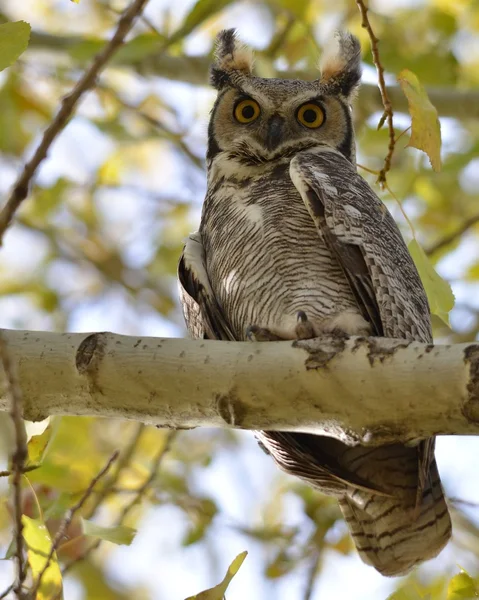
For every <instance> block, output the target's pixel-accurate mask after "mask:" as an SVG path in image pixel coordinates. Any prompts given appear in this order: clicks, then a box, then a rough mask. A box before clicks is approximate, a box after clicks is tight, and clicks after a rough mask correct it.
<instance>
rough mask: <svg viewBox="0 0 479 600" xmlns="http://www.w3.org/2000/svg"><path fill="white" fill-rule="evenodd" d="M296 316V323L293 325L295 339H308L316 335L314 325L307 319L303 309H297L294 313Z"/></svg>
mask: <svg viewBox="0 0 479 600" xmlns="http://www.w3.org/2000/svg"><path fill="white" fill-rule="evenodd" d="M296 318H297V319H298V323H297V325H296V327H295V332H296V339H298V340H310V339H311V338H314V337H316V334H315V332H314V327H313V325H312V323H311V321H308V317H307V315H306V313H305V312H304V310H299V311H298V312H297V313H296Z"/></svg>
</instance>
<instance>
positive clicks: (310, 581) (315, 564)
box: [303, 550, 321, 600]
mask: <svg viewBox="0 0 479 600" xmlns="http://www.w3.org/2000/svg"><path fill="white" fill-rule="evenodd" d="M320 564H321V550H318V551H317V552H315V554H314V555H313V560H312V562H311V566H310V568H309V569H308V578H307V580H306V588H305V590H304V595H303V600H311V598H312V597H313V592H314V584H315V583H316V578H317V575H318V569H319V566H320Z"/></svg>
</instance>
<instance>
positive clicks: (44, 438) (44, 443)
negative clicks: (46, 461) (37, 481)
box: [26, 423, 56, 467]
mask: <svg viewBox="0 0 479 600" xmlns="http://www.w3.org/2000/svg"><path fill="white" fill-rule="evenodd" d="M55 429H56V428H55V427H53V426H52V424H51V423H50V424H49V425H48V426H47V427H46V429H45V430H44V432H43V433H41V434H40V435H33V436H32V437H31V438H30V440H29V442H28V459H27V463H26V465H27V467H28V466H33V465H38V466H40V465H41V463H42V461H43V458H44V456H45V454H46V452H47V449H48V446H49V445H50V441H51V439H52V433H53V432H54V430H55Z"/></svg>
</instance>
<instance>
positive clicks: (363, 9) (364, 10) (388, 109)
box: [356, 0, 396, 188]
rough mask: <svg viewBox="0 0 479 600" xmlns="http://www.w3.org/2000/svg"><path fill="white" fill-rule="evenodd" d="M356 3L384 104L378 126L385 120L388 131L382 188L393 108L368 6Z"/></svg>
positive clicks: (391, 143) (390, 152) (381, 179)
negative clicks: (369, 46) (366, 33)
mask: <svg viewBox="0 0 479 600" xmlns="http://www.w3.org/2000/svg"><path fill="white" fill-rule="evenodd" d="M356 4H357V5H358V8H359V12H360V13H361V18H362V20H361V27H364V29H366V31H367V32H368V35H369V39H370V40H371V52H372V55H373V62H374V66H375V67H376V71H377V73H378V87H379V91H380V92H381V100H382V103H383V106H384V114H383V116H382V117H381V120H380V122H379V126H378V128H380V126H381V125H382V124H383V123H384V121H385V120H387V123H388V131H389V146H388V153H387V155H386V158H385V159H384V166H383V168H382V169H381V170H380V171H379V176H378V183H379V185H380V186H381V188H384V186H385V184H386V174H387V173H388V171H389V169H390V168H391V160H392V157H393V154H394V146H395V144H396V140H395V137H396V136H395V134H394V124H393V108H392V104H391V101H390V100H389V95H388V92H387V89H386V82H385V81H384V67H383V65H382V64H381V59H380V57H379V49H378V43H379V40H378V38H377V37H376V36H375V35H374V31H373V29H372V27H371V23H370V22H369V19H368V7H367V6H366V5H365V4H364V0H356Z"/></svg>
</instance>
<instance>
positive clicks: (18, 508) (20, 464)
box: [0, 335, 28, 599]
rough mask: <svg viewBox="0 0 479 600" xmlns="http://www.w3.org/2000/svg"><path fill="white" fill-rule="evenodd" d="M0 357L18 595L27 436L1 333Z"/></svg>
mask: <svg viewBox="0 0 479 600" xmlns="http://www.w3.org/2000/svg"><path fill="white" fill-rule="evenodd" d="M0 361H1V363H2V367H3V375H4V382H3V383H4V386H3V389H4V390H5V392H4V393H5V395H6V399H7V401H8V402H9V404H10V416H11V417H12V421H13V427H14V431H15V436H14V437H15V452H14V453H13V455H12V461H11V462H12V473H13V481H12V485H13V505H14V514H15V546H16V547H15V559H16V570H17V572H16V578H15V583H14V584H13V586H12V589H13V591H14V592H15V595H16V597H17V598H19V599H22V598H23V592H22V587H23V583H24V581H25V578H26V576H27V570H26V564H25V557H24V555H23V549H24V544H23V523H22V515H23V499H22V475H23V473H24V468H25V460H26V459H27V456H28V449H27V438H26V433H25V426H24V424H23V397H22V391H21V389H20V384H19V381H18V376H17V370H16V368H15V367H16V365H14V363H13V360H12V357H11V355H10V349H9V347H8V343H7V342H6V341H5V339H4V338H3V336H1V335H0Z"/></svg>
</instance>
